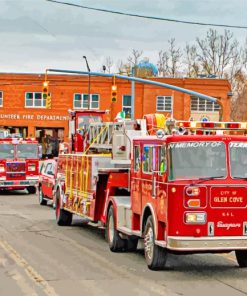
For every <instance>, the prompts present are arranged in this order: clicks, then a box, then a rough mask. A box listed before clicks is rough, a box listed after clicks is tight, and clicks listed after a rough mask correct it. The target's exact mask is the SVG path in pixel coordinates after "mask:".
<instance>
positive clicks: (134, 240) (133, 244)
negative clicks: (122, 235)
mask: <svg viewBox="0 0 247 296" xmlns="http://www.w3.org/2000/svg"><path fill="white" fill-rule="evenodd" d="M137 245H138V237H136V236H131V237H129V238H128V239H127V240H126V250H127V251H128V252H135V251H136V249H137Z"/></svg>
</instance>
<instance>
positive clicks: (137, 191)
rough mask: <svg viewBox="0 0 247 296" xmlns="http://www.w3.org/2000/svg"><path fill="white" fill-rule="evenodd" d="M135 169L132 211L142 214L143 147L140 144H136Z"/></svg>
mask: <svg viewBox="0 0 247 296" xmlns="http://www.w3.org/2000/svg"><path fill="white" fill-rule="evenodd" d="M133 161H134V165H133V171H132V177H131V198H132V211H133V213H134V214H138V215H141V209H142V207H141V191H142V187H141V149H140V145H135V146H134V153H133Z"/></svg>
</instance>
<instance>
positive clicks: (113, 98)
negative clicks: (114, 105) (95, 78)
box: [111, 84, 117, 102]
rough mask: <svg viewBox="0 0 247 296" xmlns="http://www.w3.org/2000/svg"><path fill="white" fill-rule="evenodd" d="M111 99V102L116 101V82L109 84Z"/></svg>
mask: <svg viewBox="0 0 247 296" xmlns="http://www.w3.org/2000/svg"><path fill="white" fill-rule="evenodd" d="M111 101H112V102H116V101H117V86H116V84H113V85H112V86H111Z"/></svg>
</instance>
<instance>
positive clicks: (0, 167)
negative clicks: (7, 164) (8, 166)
mask: <svg viewBox="0 0 247 296" xmlns="http://www.w3.org/2000/svg"><path fill="white" fill-rule="evenodd" d="M4 171H5V168H4V165H0V173H3V172H4Z"/></svg>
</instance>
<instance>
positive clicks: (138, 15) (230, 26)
mask: <svg viewBox="0 0 247 296" xmlns="http://www.w3.org/2000/svg"><path fill="white" fill-rule="evenodd" d="M46 1H48V2H53V3H58V4H63V5H69V6H75V7H78V8H83V9H88V10H94V11H100V12H106V13H112V14H119V15H124V16H132V17H138V18H145V19H151V20H157V21H166V22H173V23H182V24H187V25H198V26H211V27H225V28H234V29H247V26H237V25H236V26H234V25H225V24H213V23H202V22H192V21H184V20H178V19H170V18H163V17H156V16H148V15H141V14H134V13H126V12H121V11H116V10H110V9H103V8H95V7H89V6H84V5H79V4H74V3H69V2H64V1H56V0H46Z"/></svg>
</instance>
